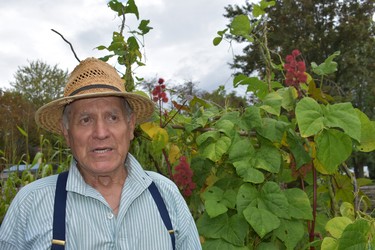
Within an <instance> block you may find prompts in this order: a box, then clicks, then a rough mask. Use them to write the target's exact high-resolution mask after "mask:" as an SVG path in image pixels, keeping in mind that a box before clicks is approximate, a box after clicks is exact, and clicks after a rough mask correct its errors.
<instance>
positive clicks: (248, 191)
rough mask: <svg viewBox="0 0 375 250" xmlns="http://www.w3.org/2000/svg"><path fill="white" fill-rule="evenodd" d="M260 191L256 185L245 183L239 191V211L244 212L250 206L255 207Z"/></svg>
mask: <svg viewBox="0 0 375 250" xmlns="http://www.w3.org/2000/svg"><path fill="white" fill-rule="evenodd" d="M258 197H259V192H258V190H257V189H256V188H255V186H254V185H251V184H249V183H245V184H243V185H242V186H241V187H240V189H239V190H238V193H237V211H238V213H242V212H243V211H244V210H245V209H246V208H247V207H248V206H253V207H255V206H256V205H257V199H258Z"/></svg>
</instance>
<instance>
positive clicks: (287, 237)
mask: <svg viewBox="0 0 375 250" xmlns="http://www.w3.org/2000/svg"><path fill="white" fill-rule="evenodd" d="M275 235H276V237H277V238H279V239H280V240H282V241H283V242H284V243H285V246H286V249H296V246H297V244H298V243H299V242H300V241H301V240H302V238H303V236H304V235H305V229H304V224H303V222H302V221H299V220H283V219H282V220H281V223H280V227H278V228H277V229H276V230H275Z"/></svg>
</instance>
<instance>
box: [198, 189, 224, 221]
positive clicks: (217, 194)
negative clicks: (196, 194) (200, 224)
mask: <svg viewBox="0 0 375 250" xmlns="http://www.w3.org/2000/svg"><path fill="white" fill-rule="evenodd" d="M223 196H224V191H223V190H222V189H221V188H218V187H215V186H212V187H209V188H208V189H207V190H206V191H205V192H204V193H203V198H204V200H205V202H204V205H205V208H206V211H207V214H208V215H209V216H210V217H211V218H214V217H216V216H218V215H221V214H224V213H226V212H227V211H228V208H227V207H226V206H225V205H224V204H223V203H221V200H222V199H223Z"/></svg>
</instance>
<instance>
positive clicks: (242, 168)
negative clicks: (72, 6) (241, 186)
mask: <svg viewBox="0 0 375 250" xmlns="http://www.w3.org/2000/svg"><path fill="white" fill-rule="evenodd" d="M233 165H234V167H235V168H236V172H237V174H238V175H239V176H240V177H241V178H242V179H243V181H245V182H251V183H258V184H259V183H262V182H264V179H265V178H264V174H263V173H262V172H261V171H259V170H257V169H255V168H254V167H252V166H251V165H250V163H249V162H248V161H237V162H234V163H233Z"/></svg>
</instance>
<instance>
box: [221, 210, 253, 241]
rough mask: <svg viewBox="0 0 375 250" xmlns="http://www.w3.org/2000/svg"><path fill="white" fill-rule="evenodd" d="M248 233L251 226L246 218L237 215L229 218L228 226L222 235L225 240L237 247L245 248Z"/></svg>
mask: <svg viewBox="0 0 375 250" xmlns="http://www.w3.org/2000/svg"><path fill="white" fill-rule="evenodd" d="M248 231H249V224H248V223H247V222H246V220H244V217H243V216H240V215H238V214H235V215H233V216H232V217H230V218H229V220H228V223H227V224H226V226H225V227H223V228H222V230H221V232H220V235H221V237H222V238H223V239H224V240H226V241H228V242H230V243H232V244H234V245H236V246H244V245H245V244H244V243H245V238H246V235H247V233H248Z"/></svg>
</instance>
